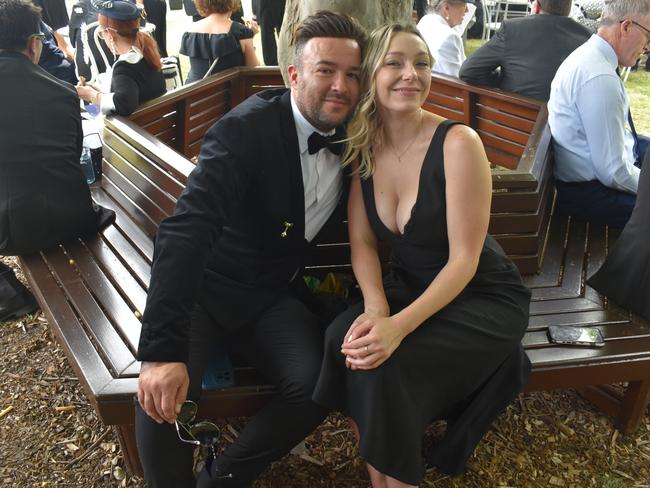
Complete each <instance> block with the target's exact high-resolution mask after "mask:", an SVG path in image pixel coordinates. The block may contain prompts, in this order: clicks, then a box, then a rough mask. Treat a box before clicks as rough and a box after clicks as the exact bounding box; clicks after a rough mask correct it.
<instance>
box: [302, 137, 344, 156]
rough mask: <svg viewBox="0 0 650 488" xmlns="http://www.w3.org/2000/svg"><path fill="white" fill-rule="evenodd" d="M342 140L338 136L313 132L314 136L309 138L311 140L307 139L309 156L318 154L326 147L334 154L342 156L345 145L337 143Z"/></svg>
mask: <svg viewBox="0 0 650 488" xmlns="http://www.w3.org/2000/svg"><path fill="white" fill-rule="evenodd" d="M340 139H341V137H340V136H339V135H337V134H332V135H331V136H324V135H321V134H319V133H318V132H312V134H311V135H310V136H309V139H307V151H308V152H309V154H316V153H317V152H318V151H320V150H321V149H323V148H324V147H326V148H327V149H329V150H330V152H331V153H332V154H336V155H337V156H340V155H341V152H343V144H342V143H341V142H337V141H339V140H340Z"/></svg>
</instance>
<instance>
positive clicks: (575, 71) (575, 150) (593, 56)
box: [548, 34, 640, 194]
mask: <svg viewBox="0 0 650 488" xmlns="http://www.w3.org/2000/svg"><path fill="white" fill-rule="evenodd" d="M617 66H618V60H617V57H616V53H615V52H614V49H613V48H612V46H611V45H610V44H609V43H608V42H607V41H605V40H604V39H603V38H602V37H600V36H598V35H596V34H595V35H593V36H592V37H591V38H590V39H589V40H588V41H587V42H586V43H585V44H583V45H582V46H580V47H578V48H577V49H576V50H575V51H573V53H571V54H570V55H569V56H568V57H567V58H566V59H565V60H564V62H563V63H562V64H561V65H560V67H559V68H558V70H557V74H556V75H555V78H554V79H553V82H552V83H551V97H550V99H549V101H548V123H549V126H550V128H551V134H552V136H553V148H554V150H555V170H554V171H555V177H556V178H557V179H559V180H560V181H566V182H579V181H592V180H598V181H600V182H601V183H602V184H603V185H605V186H607V187H610V188H614V189H616V190H621V191H626V192H629V193H634V194H636V191H637V187H638V185H639V172H640V170H639V168H637V167H636V166H634V136H633V135H632V133H631V132H630V131H629V130H628V129H627V128H626V124H627V114H628V111H629V109H630V102H629V100H628V98H627V93H626V92H625V87H624V86H623V81H621V79H620V78H619V76H618V75H617V74H616V68H617Z"/></svg>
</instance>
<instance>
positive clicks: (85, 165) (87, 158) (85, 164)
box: [80, 146, 95, 185]
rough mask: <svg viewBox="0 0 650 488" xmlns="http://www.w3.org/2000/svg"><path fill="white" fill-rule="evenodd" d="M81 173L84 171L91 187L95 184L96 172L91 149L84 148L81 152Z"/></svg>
mask: <svg viewBox="0 0 650 488" xmlns="http://www.w3.org/2000/svg"><path fill="white" fill-rule="evenodd" d="M80 163H81V171H83V174H84V177H85V178H86V183H88V184H89V185H90V184H92V183H94V182H95V170H94V168H93V158H92V156H91V155H90V148H89V147H88V146H84V147H83V149H82V150H81V159H80Z"/></svg>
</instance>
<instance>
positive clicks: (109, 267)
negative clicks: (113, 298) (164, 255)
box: [84, 233, 149, 315]
mask: <svg viewBox="0 0 650 488" xmlns="http://www.w3.org/2000/svg"><path fill="white" fill-rule="evenodd" d="M116 234H117V235H120V234H119V233H116ZM124 242H125V244H126V241H124ZM84 244H85V245H86V247H87V248H88V249H89V250H90V251H91V252H92V254H93V258H94V259H95V260H96V261H97V264H98V265H99V266H100V267H101V269H102V270H103V272H104V273H105V274H106V276H107V277H108V278H109V279H110V280H111V282H112V284H113V286H115V288H116V289H117V290H118V291H119V293H120V295H121V296H122V297H124V299H125V300H126V302H127V303H128V306H129V309H131V310H134V311H136V310H137V311H138V312H139V313H140V314H141V315H142V313H144V307H145V304H146V301H147V288H148V286H149V281H148V279H147V282H146V283H143V282H141V281H139V280H138V279H136V277H135V276H134V273H133V269H132V268H131V269H128V268H127V267H126V266H125V264H124V261H127V260H128V258H125V256H126V255H128V254H129V250H128V249H127V248H126V245H128V244H126V245H123V246H121V247H119V248H117V251H116V250H115V249H111V248H110V247H109V246H108V245H107V244H106V242H104V240H103V239H92V240H87V241H84ZM116 252H117V255H116ZM117 256H119V258H118V257H117ZM147 278H148V276H147Z"/></svg>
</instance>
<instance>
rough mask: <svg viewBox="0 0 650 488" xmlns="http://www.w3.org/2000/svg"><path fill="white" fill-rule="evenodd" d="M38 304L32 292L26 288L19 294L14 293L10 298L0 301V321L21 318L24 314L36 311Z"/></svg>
mask: <svg viewBox="0 0 650 488" xmlns="http://www.w3.org/2000/svg"><path fill="white" fill-rule="evenodd" d="M37 309H38V304H37V303H36V300H34V297H33V296H32V294H31V293H30V292H29V291H27V290H25V291H24V292H22V293H20V294H19V295H14V296H13V297H11V298H10V299H9V300H2V302H1V303H0V322H6V321H7V320H15V319H19V318H20V317H22V316H23V315H26V314H28V313H32V312H35V311H36V310H37Z"/></svg>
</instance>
